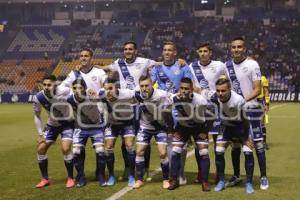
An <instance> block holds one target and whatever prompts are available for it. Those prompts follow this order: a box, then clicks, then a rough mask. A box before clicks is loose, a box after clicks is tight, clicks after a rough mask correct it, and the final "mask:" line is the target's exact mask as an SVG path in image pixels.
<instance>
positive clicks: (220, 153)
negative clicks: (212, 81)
mask: <svg viewBox="0 0 300 200" xmlns="http://www.w3.org/2000/svg"><path fill="white" fill-rule="evenodd" d="M216 95H217V99H216V104H217V105H218V106H219V110H220V118H221V132H220V133H219V135H218V137H217V146H216V168H217V173H218V176H219V182H218V184H217V185H216V187H215V191H216V192H220V191H222V190H223V189H225V181H224V170H225V159H224V153H225V150H226V148H227V146H228V144H229V142H233V143H236V142H239V143H241V144H242V145H243V147H242V150H243V152H244V155H245V170H246V175H247V182H246V192H247V193H248V194H250V193H253V192H254V189H253V185H252V179H253V170H254V158H253V152H252V146H253V143H252V140H251V139H250V135H249V128H250V125H249V121H248V120H247V116H246V114H245V110H244V106H245V103H246V102H245V100H244V98H243V97H242V96H241V95H239V94H237V93H236V92H234V91H232V90H231V85H230V81H229V80H228V79H226V78H221V79H219V80H218V81H217V82H216Z"/></svg>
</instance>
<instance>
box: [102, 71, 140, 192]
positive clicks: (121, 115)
mask: <svg viewBox="0 0 300 200" xmlns="http://www.w3.org/2000/svg"><path fill="white" fill-rule="evenodd" d="M99 95H100V99H101V101H102V102H103V103H104V104H105V105H106V109H107V111H108V116H109V118H108V119H109V120H108V121H109V123H108V126H107V127H106V129H105V153H106V157H107V158H106V161H107V166H108V173H109V180H108V182H107V185H113V184H114V183H115V178H114V161H115V155H114V147H115V142H116V139H117V137H118V136H119V135H120V136H121V137H122V139H123V140H124V143H125V147H126V151H127V154H126V156H127V158H126V160H127V162H128V167H129V171H128V186H130V187H132V186H133V185H134V183H135V179H134V175H135V174H134V172H135V170H134V169H135V150H134V140H135V129H134V121H133V120H134V117H135V115H134V113H133V112H134V110H133V107H132V104H133V103H136V100H135V91H134V90H129V89H120V83H119V76H118V73H113V75H112V76H111V77H108V79H107V81H106V82H105V83H104V91H102V94H99Z"/></svg>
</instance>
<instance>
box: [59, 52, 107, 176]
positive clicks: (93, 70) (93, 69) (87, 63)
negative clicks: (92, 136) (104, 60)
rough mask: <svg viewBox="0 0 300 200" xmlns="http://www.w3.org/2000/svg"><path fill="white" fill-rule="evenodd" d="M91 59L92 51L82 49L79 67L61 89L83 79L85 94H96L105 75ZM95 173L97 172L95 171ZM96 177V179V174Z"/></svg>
mask: <svg viewBox="0 0 300 200" xmlns="http://www.w3.org/2000/svg"><path fill="white" fill-rule="evenodd" d="M92 59H93V51H92V50H91V49H89V48H83V49H82V50H81V51H80V54H79V61H80V65H79V66H77V67H76V68H77V69H76V70H73V71H71V72H70V73H69V74H68V76H67V78H66V79H65V80H64V81H63V82H62V84H61V85H62V86H63V87H67V88H71V87H72V83H73V82H74V81H75V80H76V79H78V78H83V80H84V81H85V83H86V86H87V93H88V94H92V95H95V94H98V92H99V91H100V89H101V88H102V87H103V83H104V81H105V79H106V78H107V75H106V73H105V72H104V71H103V70H102V69H99V67H98V66H95V65H92ZM81 153H82V155H83V156H84V158H85V148H83V149H82V152H81ZM96 171H98V170H97V169H96ZM96 177H98V175H97V174H96Z"/></svg>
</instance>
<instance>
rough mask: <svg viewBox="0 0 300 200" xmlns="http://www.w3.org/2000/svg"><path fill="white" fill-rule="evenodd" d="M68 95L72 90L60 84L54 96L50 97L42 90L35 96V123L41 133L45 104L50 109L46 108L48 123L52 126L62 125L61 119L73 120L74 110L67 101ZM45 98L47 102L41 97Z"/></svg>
mask: <svg viewBox="0 0 300 200" xmlns="http://www.w3.org/2000/svg"><path fill="white" fill-rule="evenodd" d="M68 95H70V90H68V89H65V88H64V87H61V86H58V87H57V89H56V94H55V96H54V97H53V98H48V97H47V96H46V95H45V93H44V91H43V90H42V91H40V92H39V93H37V94H36V95H35V96H34V97H33V111H34V114H35V125H36V128H37V130H38V131H39V133H40V134H41V131H40V130H41V129H42V123H41V118H40V114H41V111H42V107H43V104H44V105H45V106H47V107H48V108H49V109H45V110H46V112H47V114H48V119H47V124H48V125H50V126H55V127H57V126H61V125H62V124H61V123H60V122H59V121H60V120H67V121H72V120H73V118H72V112H71V109H70V106H69V105H68V103H67V102H66V100H67V97H68ZM38 96H39V97H41V98H42V99H45V101H44V102H45V103H43V101H42V100H41V101H40V100H39V97H38Z"/></svg>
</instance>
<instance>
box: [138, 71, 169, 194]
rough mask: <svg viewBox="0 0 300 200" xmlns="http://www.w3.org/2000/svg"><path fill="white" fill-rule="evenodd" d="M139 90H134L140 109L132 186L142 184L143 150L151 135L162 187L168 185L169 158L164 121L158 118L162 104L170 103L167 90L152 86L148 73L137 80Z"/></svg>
mask: <svg viewBox="0 0 300 200" xmlns="http://www.w3.org/2000/svg"><path fill="white" fill-rule="evenodd" d="M139 84H140V92H136V95H135V96H136V99H137V101H138V102H139V104H140V105H139V108H140V111H141V118H140V130H139V132H138V134H137V142H136V159H135V162H136V175H137V179H138V180H137V181H136V182H135V184H134V186H133V188H135V189H138V188H140V187H142V186H143V185H144V180H143V177H144V168H145V158H144V152H145V149H146V147H147V145H150V140H151V138H152V136H154V137H155V140H156V143H157V147H158V151H159V157H160V166H161V169H162V174H163V188H164V189H167V188H168V187H169V181H168V179H169V160H168V157H167V133H166V126H165V125H164V124H165V123H164V122H162V121H161V120H159V119H158V116H159V114H160V113H162V112H160V111H162V109H163V107H164V106H168V105H169V104H170V98H169V95H168V93H167V92H165V91H163V90H158V89H154V88H153V82H152V81H151V78H150V76H149V75H147V76H142V77H141V78H140V80H139Z"/></svg>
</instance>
